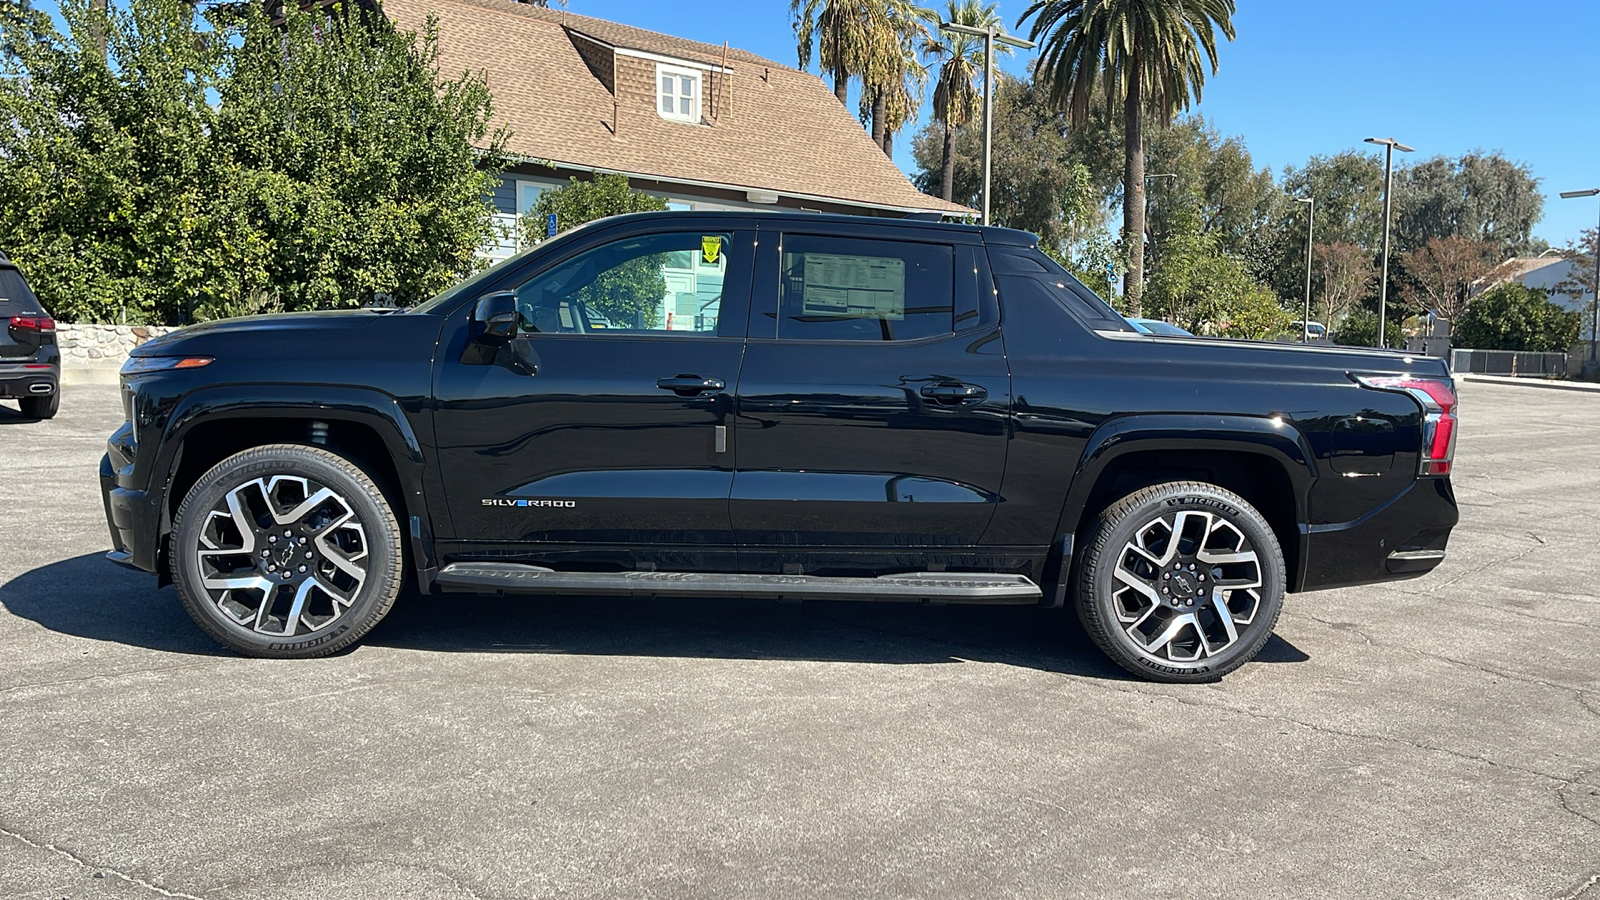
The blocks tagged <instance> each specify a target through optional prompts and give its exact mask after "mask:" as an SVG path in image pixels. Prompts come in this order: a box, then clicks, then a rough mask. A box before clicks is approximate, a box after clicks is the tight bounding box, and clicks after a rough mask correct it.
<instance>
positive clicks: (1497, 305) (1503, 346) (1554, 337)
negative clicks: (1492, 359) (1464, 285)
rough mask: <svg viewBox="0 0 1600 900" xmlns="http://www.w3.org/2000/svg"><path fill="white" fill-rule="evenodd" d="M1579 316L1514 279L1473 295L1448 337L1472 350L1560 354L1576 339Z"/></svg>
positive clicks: (1547, 296)
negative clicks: (1529, 351) (1530, 351)
mask: <svg viewBox="0 0 1600 900" xmlns="http://www.w3.org/2000/svg"><path fill="white" fill-rule="evenodd" d="M1580 319H1581V316H1579V314H1578V313H1577V312H1574V311H1572V310H1568V309H1565V308H1563V307H1562V306H1561V305H1560V304H1558V303H1552V302H1550V298H1549V295H1547V294H1546V293H1545V292H1544V291H1543V290H1541V289H1539V288H1531V287H1525V286H1523V285H1521V284H1518V283H1516V282H1514V281H1513V282H1507V283H1506V284H1501V285H1497V286H1495V287H1492V288H1490V289H1489V290H1487V291H1484V292H1483V293H1481V294H1479V295H1478V296H1476V297H1473V298H1472V300H1471V301H1470V302H1469V303H1468V304H1467V311H1466V312H1465V313H1464V314H1462V316H1461V317H1460V318H1458V319H1457V320H1456V321H1455V322H1454V324H1453V328H1452V330H1451V332H1450V337H1451V343H1452V344H1454V345H1455V346H1457V347H1464V348H1465V347H1470V348H1471V349H1473V350H1533V351H1540V352H1545V353H1562V352H1565V351H1566V350H1568V349H1570V348H1571V347H1572V345H1573V344H1574V343H1576V342H1577V340H1578V324H1579V320H1580Z"/></svg>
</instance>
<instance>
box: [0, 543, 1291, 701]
mask: <svg viewBox="0 0 1600 900" xmlns="http://www.w3.org/2000/svg"><path fill="white" fill-rule="evenodd" d="M0 606H4V607H5V609H6V610H8V611H9V612H10V613H11V614H12V615H15V616H19V617H21V618H24V619H29V620H31V621H34V622H37V623H38V624H40V625H42V626H44V627H45V628H48V629H50V630H51V631H56V632H59V633H62V634H69V635H73V636H77V637H83V638H89V639H91V640H100V641H110V642H115V643H121V644H128V645H133V646H139V647H146V648H149V649H154V650H161V651H166V652H172V653H190V654H198V655H215V654H221V653H224V652H225V651H223V650H221V649H220V648H218V647H217V646H216V645H215V644H214V643H212V641H211V640H210V639H209V638H207V637H206V636H205V635H204V634H203V633H202V632H201V631H200V629H199V628H197V627H196V626H195V625H194V623H193V622H191V621H190V620H189V617H188V616H187V614H185V613H184V611H183V609H182V608H181V606H180V605H179V603H178V598H177V594H176V591H175V590H174V589H173V588H171V587H168V588H164V589H161V590H157V589H156V586H155V580H154V579H153V578H152V577H151V576H148V575H142V574H140V573H138V572H133V571H129V570H127V569H124V568H122V567H121V566H117V565H115V564H114V563H111V562H109V561H107V560H105V559H104V558H103V557H101V556H99V555H97V554H89V555H85V556H79V557H75V558H72V559H67V560H63V561H61V562H56V563H51V564H50V565H46V566H41V567H39V568H37V569H34V570H32V571H30V572H26V573H24V574H22V575H20V576H18V577H16V578H14V579H12V580H11V581H10V582H7V583H6V584H4V585H0ZM363 643H365V644H366V645H368V646H377V647H392V648H399V649H408V650H421V651H433V652H465V653H560V654H569V655H577V656H585V655H587V656H660V657H693V658H709V659H774V660H809V661H827V662H862V663H881V664H928V663H941V662H961V661H974V662H992V663H1000V664H1004V665H1016V666H1022V667H1025V668H1031V669H1039V670H1042V671H1050V672H1058V673H1062V674H1069V675H1080V676H1088V677H1094V678H1108V679H1129V678H1131V677H1132V676H1129V675H1127V674H1126V673H1124V672H1123V671H1122V669H1120V668H1118V667H1117V666H1116V665H1114V664H1113V663H1111V662H1110V661H1109V660H1107V659H1106V658H1105V657H1104V656H1103V655H1102V654H1101V653H1100V651H1099V650H1098V649H1097V648H1096V647H1095V646H1094V644H1093V643H1091V642H1090V641H1089V639H1088V637H1087V636H1086V635H1085V634H1084V632H1083V629H1082V628H1081V627H1079V625H1078V622H1077V618H1076V617H1075V616H1074V615H1072V613H1071V612H1070V611H1068V610H1050V609H1039V608H1036V607H1010V606H999V607H983V606H927V605H920V604H900V603H846V602H807V603H799V604H782V603H774V602H772V601H763V600H737V599H693V600H680V599H674V600H647V599H634V598H621V597H618V598H612V597H492V596H478V595H472V594H447V595H443V596H421V595H418V594H416V593H415V592H409V593H407V594H406V595H404V596H402V597H401V598H400V600H399V601H398V602H397V603H396V605H395V608H394V610H393V611H392V612H390V614H389V616H388V617H387V618H386V619H384V621H383V622H382V623H380V624H379V625H378V627H377V628H376V629H374V630H373V632H372V634H370V635H368V637H367V638H366V640H365V641H364V642H363ZM1309 658H1310V657H1308V656H1307V655H1306V654H1305V653H1304V652H1302V651H1301V650H1299V649H1298V648H1296V647H1295V646H1294V645H1292V644H1290V643H1288V642H1287V641H1285V640H1283V639H1282V638H1280V637H1277V636H1274V637H1273V638H1272V639H1271V640H1269V641H1268V643H1267V645H1266V647H1265V648H1264V649H1263V650H1262V652H1261V654H1260V655H1259V656H1258V657H1257V660H1258V661H1260V662H1268V663H1282V662H1303V661H1305V660H1307V659H1309Z"/></svg>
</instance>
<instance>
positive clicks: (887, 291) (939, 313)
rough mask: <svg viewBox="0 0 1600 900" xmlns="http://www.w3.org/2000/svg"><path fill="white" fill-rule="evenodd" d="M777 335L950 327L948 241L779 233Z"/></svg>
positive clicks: (885, 336)
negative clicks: (781, 255) (863, 238)
mask: <svg viewBox="0 0 1600 900" xmlns="http://www.w3.org/2000/svg"><path fill="white" fill-rule="evenodd" d="M781 278H782V283H781V285H780V288H779V291H778V337H779V338H780V339H789V340H793V339H797V338H798V339H807V340H830V341H838V340H847V341H909V340H915V339H917V338H925V337H934V336H937V335H942V334H950V333H952V332H953V331H954V330H955V325H954V320H955V297H954V285H955V251H954V249H953V248H951V247H950V246H949V245H946V244H917V243H911V242H902V241H883V240H861V239H856V238H832V237H813V236H810V235H785V236H784V239H783V258H782V261H781Z"/></svg>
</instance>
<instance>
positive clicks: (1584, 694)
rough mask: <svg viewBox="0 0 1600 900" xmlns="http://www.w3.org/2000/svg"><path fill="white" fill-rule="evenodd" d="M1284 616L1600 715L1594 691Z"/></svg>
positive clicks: (1341, 624) (1358, 631) (1351, 628)
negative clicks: (1564, 699) (1568, 699)
mask: <svg viewBox="0 0 1600 900" xmlns="http://www.w3.org/2000/svg"><path fill="white" fill-rule="evenodd" d="M1283 615H1285V616H1290V617H1299V618H1303V619H1310V620H1311V621H1313V622H1319V623H1321V624H1323V625H1326V626H1328V627H1329V628H1332V629H1334V630H1336V631H1351V632H1354V633H1356V634H1358V635H1360V636H1361V639H1362V640H1364V641H1366V642H1367V644H1368V645H1369V646H1372V647H1379V646H1381V647H1382V648H1383V649H1385V650H1391V651H1396V652H1399V653H1409V654H1411V655H1412V656H1420V657H1422V658H1423V659H1435V660H1438V661H1440V662H1444V663H1449V664H1450V665H1453V666H1461V667H1462V668H1465V669H1471V670H1473V671H1474V672H1482V673H1483V674H1485V675H1492V676H1494V677H1496V678H1504V679H1506V680H1507V681H1517V682H1521V683H1522V684H1534V685H1538V686H1540V687H1546V688H1549V689H1551V690H1553V691H1562V692H1564V693H1567V694H1571V695H1572V697H1573V699H1574V700H1576V701H1577V703H1578V707H1579V708H1580V709H1582V710H1583V711H1584V712H1587V713H1590V714H1592V715H1600V705H1597V704H1600V696H1597V695H1596V694H1595V692H1594V691H1588V690H1584V689H1583V688H1580V687H1576V686H1573V685H1570V684H1561V683H1559V682H1555V681H1547V680H1545V679H1543V678H1535V677H1533V676H1532V675H1523V674H1521V673H1519V672H1512V671H1508V670H1506V669H1499V668H1495V667H1494V666H1489V665H1484V664H1483V663H1476V662H1472V661H1470V660H1465V659H1458V658H1456V657H1454V656H1447V655H1445V654H1443V653H1434V652H1432V651H1429V650H1419V649H1417V648H1416V647H1407V646H1405V645H1403V644H1388V643H1386V644H1381V645H1380V644H1379V643H1378V642H1377V641H1376V640H1373V638H1372V635H1370V634H1367V633H1366V632H1365V631H1362V630H1361V629H1360V628H1358V627H1356V626H1355V625H1352V624H1350V623H1348V622H1331V621H1328V620H1327V619H1321V618H1318V617H1316V616H1313V615H1309V614H1307V613H1303V612H1285V613H1283Z"/></svg>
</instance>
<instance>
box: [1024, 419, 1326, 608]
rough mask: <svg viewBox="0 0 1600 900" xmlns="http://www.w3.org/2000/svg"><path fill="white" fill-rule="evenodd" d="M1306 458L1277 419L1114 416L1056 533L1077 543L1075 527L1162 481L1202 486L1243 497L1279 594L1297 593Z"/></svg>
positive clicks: (1312, 476) (1081, 466) (1311, 469)
mask: <svg viewBox="0 0 1600 900" xmlns="http://www.w3.org/2000/svg"><path fill="white" fill-rule="evenodd" d="M1314 460H1315V457H1314V456H1313V454H1312V452H1311V449H1310V445H1309V444H1308V443H1307V441H1306V439H1305V436H1304V435H1303V434H1301V433H1300V431H1299V430H1298V429H1297V428H1295V426H1294V424H1293V423H1292V422H1291V421H1289V420H1288V419H1286V418H1282V417H1263V416H1214V415H1213V416H1207V415H1149V416H1125V417H1120V418H1117V419H1113V420H1111V421H1108V422H1106V423H1104V424H1102V425H1101V426H1100V427H1099V428H1098V429H1096V430H1095V432H1094V433H1093V434H1092V435H1091V436H1090V438H1089V441H1088V442H1087V444H1086V445H1085V447H1084V451H1083V455H1082V457H1081V458H1080V459H1079V461H1078V466H1077V469H1076V471H1075V472H1074V476H1073V479H1072V487H1071V488H1070V489H1069V491H1068V494H1067V500H1066V503H1065V504H1064V506H1063V508H1062V512H1061V519H1060V521H1059V523H1058V524H1057V527H1056V533H1057V535H1058V536H1077V537H1079V538H1080V541H1079V543H1081V534H1082V531H1083V529H1084V528H1085V527H1087V526H1088V525H1090V524H1092V523H1093V521H1094V518H1095V516H1097V515H1099V513H1100V511H1101V510H1103V509H1105V508H1106V507H1107V506H1108V505H1110V504H1111V503H1113V502H1115V501H1116V500H1117V499H1118V498H1119V497H1123V496H1126V495H1127V494H1129V493H1132V492H1133V491H1136V490H1139V489H1141V488H1144V487H1149V486H1150V485H1153V484H1160V483H1162V482H1167V481H1205V482H1209V483H1211V484H1215V485H1217V486H1218V487H1221V488H1224V489H1226V490H1229V491H1232V492H1233V493H1235V494H1238V495H1239V496H1240V497H1243V498H1244V500H1245V501H1246V502H1248V503H1249V504H1250V505H1251V506H1253V507H1255V508H1256V509H1257V510H1258V511H1259V512H1260V513H1261V515H1262V516H1263V517H1265V518H1266V520H1267V522H1268V524H1269V525H1271V526H1272V530H1273V533H1274V534H1275V535H1276V536H1277V538H1278V543H1279V544H1280V545H1281V546H1282V548H1283V554H1284V563H1285V567H1286V569H1287V572H1288V576H1289V578H1288V581H1289V584H1288V585H1287V589H1288V590H1290V591H1297V590H1299V589H1300V586H1301V585H1302V583H1303V580H1304V567H1305V558H1306V554H1305V547H1304V541H1305V528H1304V525H1305V523H1306V522H1307V521H1309V508H1308V505H1309V502H1310V501H1309V498H1310V492H1311V486H1312V484H1313V483H1314V482H1315V481H1316V477H1317V470H1316V465H1315V462H1314Z"/></svg>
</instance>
